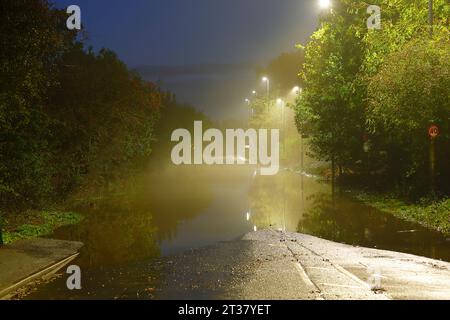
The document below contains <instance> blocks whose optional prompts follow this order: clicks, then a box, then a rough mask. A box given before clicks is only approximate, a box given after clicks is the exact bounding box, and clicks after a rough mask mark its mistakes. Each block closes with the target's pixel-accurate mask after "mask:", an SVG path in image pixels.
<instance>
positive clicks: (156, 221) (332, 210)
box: [29, 167, 450, 299]
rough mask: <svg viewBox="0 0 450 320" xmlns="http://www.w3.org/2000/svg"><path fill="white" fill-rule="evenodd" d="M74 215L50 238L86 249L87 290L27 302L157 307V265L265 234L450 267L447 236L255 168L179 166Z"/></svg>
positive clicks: (57, 287)
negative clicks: (289, 234) (79, 218)
mask: <svg viewBox="0 0 450 320" xmlns="http://www.w3.org/2000/svg"><path fill="white" fill-rule="evenodd" d="M78 209H79V210H80V211H82V212H83V213H84V214H85V215H86V219H85V220H84V221H83V223H81V224H79V225H76V226H68V227H65V228H61V229H59V230H58V231H57V232H56V233H55V234H54V235H52V237H54V238H59V239H67V240H78V241H82V242H84V244H85V247H84V248H83V250H82V252H81V256H80V258H79V259H78V260H77V261H76V264H78V265H80V266H81V268H82V270H83V290H82V291H80V292H70V291H68V290H67V289H66V287H65V282H64V279H61V280H60V281H56V282H53V283H50V284H48V285H46V286H42V287H40V288H39V290H38V292H36V293H35V294H33V295H31V296H30V297H29V298H30V299H38V298H39V299H42V298H44V299H48V298H52V299H60V298H66V299H67V298H69V299H70V298H97V299H98V298H100V299H112V298H122V299H123V298H133V299H135V298H152V290H153V289H152V288H155V287H157V286H158V283H159V281H161V280H162V279H164V277H165V274H164V271H162V268H161V265H160V264H159V262H158V261H159V259H158V258H159V257H161V256H163V255H168V254H173V253H178V252H181V251H186V250H189V249H191V248H198V247H203V246H206V245H209V244H213V243H216V242H218V241H230V240H234V239H236V238H239V237H240V236H242V235H243V234H245V233H247V232H251V231H256V230H260V229H264V228H273V229H282V230H288V231H299V232H303V233H308V234H312V235H316V236H319V237H323V238H326V239H329V240H334V241H339V242H343V243H348V244H352V245H359V246H367V247H377V248H383V249H389V250H398V251H403V252H409V253H413V254H419V255H424V256H429V257H433V258H439V259H445V260H448V261H450V246H449V243H448V242H446V239H445V237H444V236H443V235H441V234H439V233H437V232H432V231H429V230H427V229H425V228H422V227H420V226H418V225H416V224H412V223H408V222H405V221H402V220H399V219H396V218H394V217H392V216H390V215H388V214H383V213H381V212H379V211H377V210H375V209H372V208H370V207H367V206H365V205H363V204H361V203H359V202H356V201H354V200H351V199H350V198H349V197H347V196H345V195H340V196H339V195H337V196H334V197H333V196H332V195H331V187H330V185H329V184H327V183H325V182H321V181H319V180H317V179H315V178H313V177H306V176H303V175H301V174H299V173H296V172H293V171H289V170H282V171H281V172H280V173H279V174H278V175H277V176H256V177H255V176H254V168H252V167H240V168H235V167H231V168H228V167H195V168H194V167H189V168H187V167H184V168H183V167H177V168H175V167H174V168H171V169H168V170H164V171H157V172H155V171H153V172H152V173H150V174H148V175H145V176H142V177H141V179H139V181H136V182H135V183H133V184H132V185H131V186H130V187H128V188H127V189H126V190H124V192H123V193H122V194H121V195H106V196H105V197H103V198H101V199H98V200H95V201H92V200H90V201H87V202H85V203H84V204H82V205H80V206H79V208H78Z"/></svg>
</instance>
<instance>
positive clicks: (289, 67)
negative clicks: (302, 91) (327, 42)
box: [257, 49, 305, 95]
mask: <svg viewBox="0 0 450 320" xmlns="http://www.w3.org/2000/svg"><path fill="white" fill-rule="evenodd" d="M304 59H305V57H304V51H303V50H301V49H297V50H296V51H293V52H288V53H282V54H281V55H280V56H278V57H277V58H276V59H274V60H272V61H271V62H270V63H269V65H268V66H267V67H265V68H259V70H257V73H258V76H259V77H263V76H267V75H270V80H271V85H272V91H274V90H275V91H277V94H280V95H284V93H286V92H289V91H290V90H292V88H293V87H295V86H301V85H302V83H301V81H300V79H299V77H298V74H299V73H300V71H301V66H302V65H303V62H304Z"/></svg>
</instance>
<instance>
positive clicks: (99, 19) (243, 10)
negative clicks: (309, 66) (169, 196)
mask: <svg viewBox="0 0 450 320" xmlns="http://www.w3.org/2000/svg"><path fill="white" fill-rule="evenodd" d="M54 3H55V4H56V6H57V7H66V6H68V5H71V4H77V5H79V6H80V7H81V12H82V23H83V25H84V27H85V29H86V30H87V32H88V35H89V41H88V44H90V45H92V46H93V47H94V49H99V48H101V47H106V48H109V49H112V50H114V51H115V52H116V53H117V54H118V55H119V57H120V59H122V60H123V61H125V62H126V63H127V65H128V66H129V67H131V68H138V70H139V68H141V67H144V66H155V65H158V66H182V65H199V64H201V65H204V64H223V63H226V64H245V65H246V66H247V67H246V70H241V71H242V72H238V73H236V74H235V78H234V79H232V78H233V77H232V76H231V77H230V75H229V74H228V75H227V76H226V78H224V77H221V78H220V77H218V76H219V75H216V77H215V78H214V79H215V81H218V82H217V83H216V85H217V86H220V87H221V89H222V90H219V88H217V87H216V88H213V87H212V85H211V79H209V80H208V81H206V79H205V78H204V77H203V78H201V79H198V78H192V77H190V78H189V77H185V75H183V76H184V77H177V78H176V79H174V78H173V75H171V78H170V79H169V78H167V77H166V78H165V77H164V74H158V75H144V77H148V78H149V80H155V78H158V79H160V80H161V81H162V83H163V85H164V84H165V87H167V88H168V89H171V90H173V91H174V92H175V93H177V95H178V96H180V97H181V98H180V99H181V100H183V101H185V102H189V103H192V104H194V105H195V106H196V107H197V108H198V109H200V110H203V111H206V112H207V113H209V114H210V115H213V116H217V115H219V114H220V115H219V116H220V117H229V115H225V114H224V112H223V111H224V109H226V110H228V111H227V113H229V111H230V110H233V112H234V108H236V107H237V104H239V103H240V102H241V101H242V99H244V98H245V97H243V96H242V95H245V94H246V91H247V90H252V89H254V86H255V85H256V82H255V81H257V79H255V78H254V76H255V70H254V68H255V67H256V66H258V65H265V64H266V63H267V62H268V61H269V60H270V59H273V58H275V57H276V56H278V55H279V54H280V53H282V52H286V51H292V50H294V46H295V44H296V43H299V42H300V43H305V41H306V40H307V39H308V37H309V35H310V34H311V33H312V32H313V31H314V29H315V27H316V24H317V22H316V18H317V14H318V11H319V9H318V5H317V0H128V1H125V0H76V1H74V0H54ZM243 69H244V68H243ZM219 78H220V81H219ZM186 81H187V82H188V83H187V82H186ZM213 81H214V80H213ZM224 81H226V82H224ZM183 83H184V85H183ZM206 83H207V84H208V87H207V88H206V87H204V86H205V84H206ZM233 83H234V85H233ZM244 90H246V91H245V92H244ZM217 95H222V96H224V97H225V96H226V97H230V96H233V98H234V99H231V98H230V99H228V101H226V102H225V101H220V103H219V104H220V105H218V104H217V103H214V101H216V102H217V101H218V99H217ZM222 100H223V99H222ZM212 104H214V106H212ZM220 110H222V112H220Z"/></svg>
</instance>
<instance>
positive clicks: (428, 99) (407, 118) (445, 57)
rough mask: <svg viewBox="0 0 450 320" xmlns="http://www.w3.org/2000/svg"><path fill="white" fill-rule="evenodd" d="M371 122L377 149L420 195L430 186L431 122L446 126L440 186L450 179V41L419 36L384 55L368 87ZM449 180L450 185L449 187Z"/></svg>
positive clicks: (392, 170) (442, 137) (398, 177)
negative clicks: (449, 168) (383, 153)
mask: <svg viewBox="0 0 450 320" xmlns="http://www.w3.org/2000/svg"><path fill="white" fill-rule="evenodd" d="M368 99H369V108H368V113H367V122H368V125H369V128H370V132H371V134H372V135H373V136H374V140H375V141H376V142H377V145H376V146H375V147H376V149H375V150H377V151H384V152H385V153H386V155H387V159H386V161H387V166H388V167H387V169H388V176H390V177H395V178H396V180H397V182H399V183H401V184H402V185H404V189H405V192H407V193H408V194H410V195H413V196H417V195H423V194H426V193H427V192H428V191H429V184H428V183H424V182H425V181H428V173H429V170H428V166H429V163H428V161H429V146H430V142H429V137H428V128H429V126H430V125H431V124H435V125H438V127H439V128H440V131H441V135H440V136H439V138H438V140H437V143H438V147H437V150H438V153H437V155H438V157H437V158H438V159H437V161H438V163H439V164H440V166H439V167H438V168H439V173H440V174H439V176H440V180H441V184H440V186H441V189H444V187H445V188H447V192H448V183H447V181H449V179H450V175H449V170H448V159H449V156H450V150H449V146H450V121H449V120H450V45H449V42H448V41H445V40H443V39H442V40H430V39H429V38H428V37H427V36H426V37H425V38H418V39H414V40H411V41H410V42H408V43H407V44H406V45H405V46H403V48H402V49H401V50H399V51H397V52H394V53H392V54H391V55H389V56H388V57H386V58H385V59H384V63H383V65H382V67H381V68H380V70H379V71H378V73H377V74H376V75H374V76H373V77H372V78H371V80H370V83H369V86H368ZM444 185H445V186H444Z"/></svg>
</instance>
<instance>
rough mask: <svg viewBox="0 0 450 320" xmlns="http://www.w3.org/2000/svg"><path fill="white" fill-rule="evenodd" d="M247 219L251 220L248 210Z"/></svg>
mask: <svg viewBox="0 0 450 320" xmlns="http://www.w3.org/2000/svg"><path fill="white" fill-rule="evenodd" d="M247 221H250V211H249V212H247Z"/></svg>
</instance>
